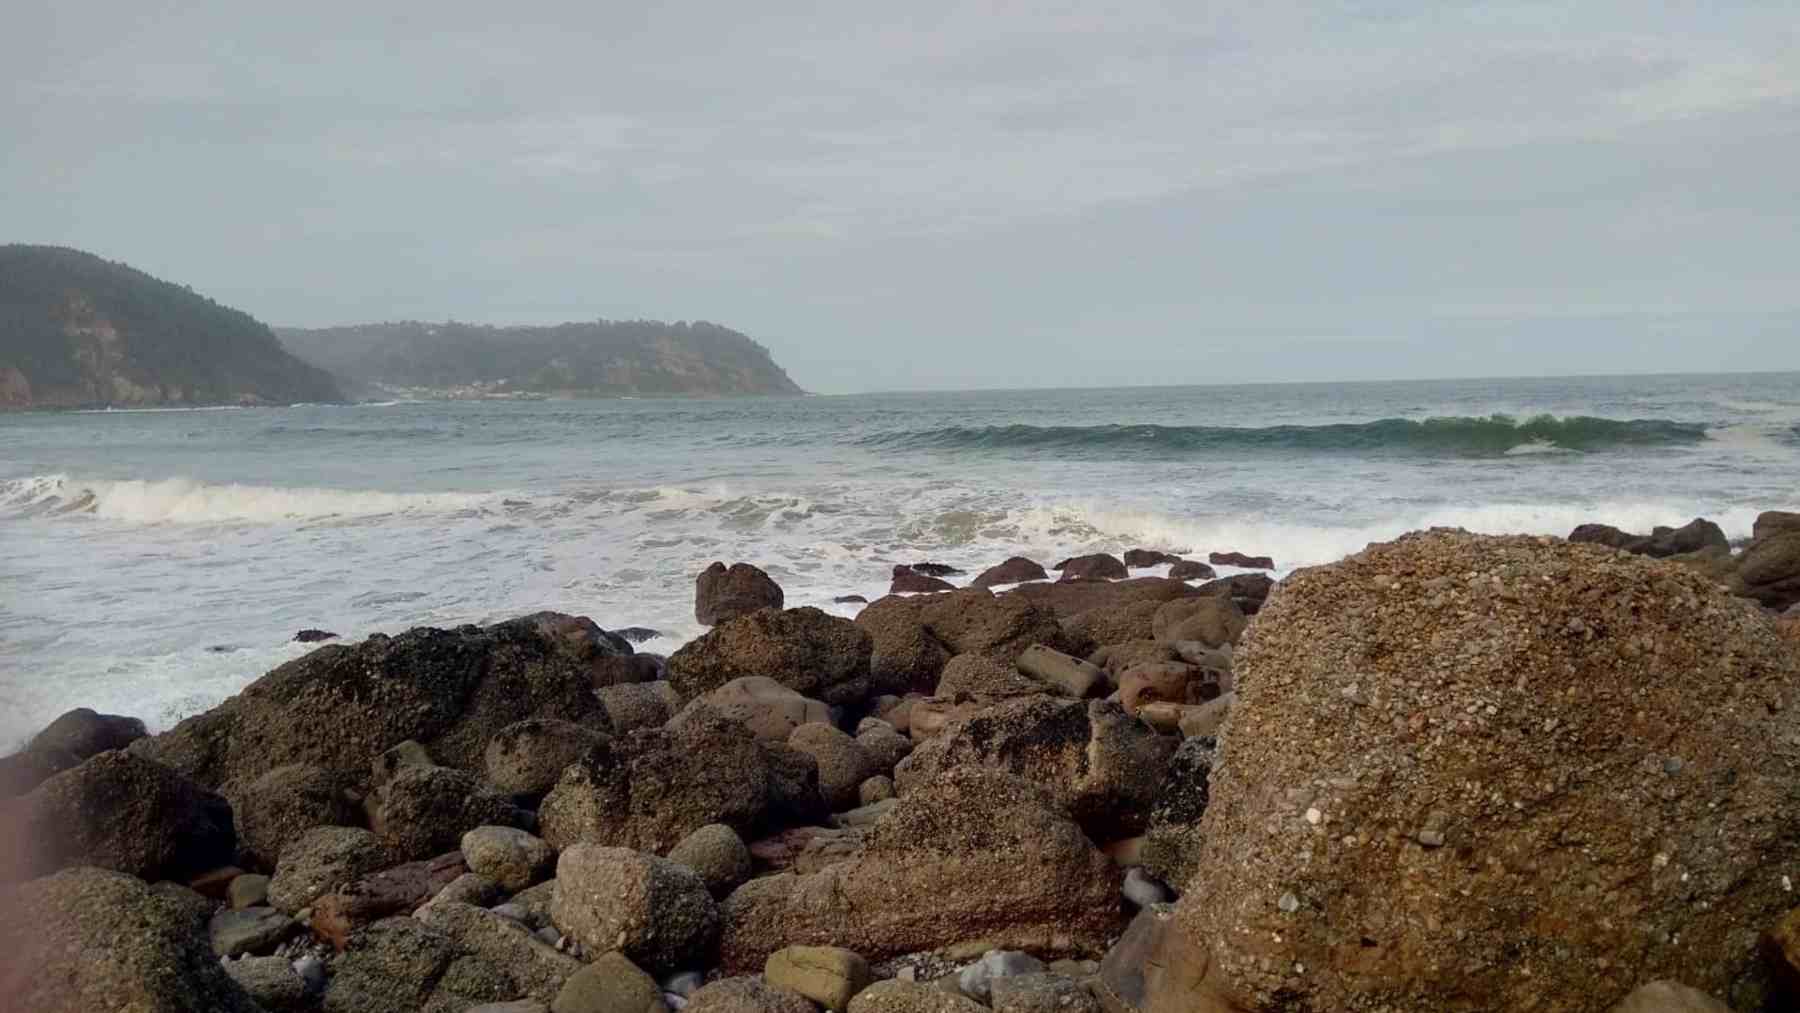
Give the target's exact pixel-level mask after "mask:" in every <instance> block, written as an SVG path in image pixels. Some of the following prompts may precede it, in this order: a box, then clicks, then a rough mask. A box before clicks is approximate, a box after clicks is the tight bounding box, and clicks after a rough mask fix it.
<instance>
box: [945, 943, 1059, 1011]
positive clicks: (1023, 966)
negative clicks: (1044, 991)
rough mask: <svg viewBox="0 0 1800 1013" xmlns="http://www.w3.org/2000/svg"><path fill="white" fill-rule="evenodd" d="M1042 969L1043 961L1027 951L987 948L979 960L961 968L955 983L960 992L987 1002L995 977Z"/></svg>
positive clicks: (1034, 971)
mask: <svg viewBox="0 0 1800 1013" xmlns="http://www.w3.org/2000/svg"><path fill="white" fill-rule="evenodd" d="M1043 969H1044V963H1043V961H1041V960H1039V959H1037V958H1036V957H1034V956H1032V955H1031V954H1029V953H1022V952H1020V951H1018V950H989V951H988V952H987V953H985V954H983V955H982V958H981V959H980V960H977V961H976V962H975V963H973V964H970V965H969V966H968V967H965V968H963V969H962V973H961V974H959V975H957V979H956V984H957V987H958V988H960V989H961V990H962V994H964V995H966V996H968V997H969V998H971V999H974V1000H976V1001H978V1002H987V1001H988V1000H989V998H990V996H991V995H992V989H993V983H994V979H995V978H1005V977H1010V976H1014V975H1020V974H1037V973H1038V972H1040V971H1042V970H1043Z"/></svg>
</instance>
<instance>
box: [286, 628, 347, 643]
mask: <svg viewBox="0 0 1800 1013" xmlns="http://www.w3.org/2000/svg"><path fill="white" fill-rule="evenodd" d="M337 638H338V635H337V634H335V633H332V632H331V631H330V630H315V629H304V630H301V631H300V632H299V633H296V634H294V643H296V644H317V643H322V642H324V641H326V640H336V639H337Z"/></svg>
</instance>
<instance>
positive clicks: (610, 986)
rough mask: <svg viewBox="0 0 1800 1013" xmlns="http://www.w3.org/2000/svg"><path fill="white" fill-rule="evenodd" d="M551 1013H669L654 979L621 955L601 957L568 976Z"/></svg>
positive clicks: (551, 1008)
mask: <svg viewBox="0 0 1800 1013" xmlns="http://www.w3.org/2000/svg"><path fill="white" fill-rule="evenodd" d="M550 1013H669V1007H668V1004H666V1003H665V1002H664V1001H663V993H662V989H660V988H658V987H657V985H656V979H655V978H652V977H650V975H649V974H647V973H645V972H644V970H643V969H642V968H640V967H638V966H637V964H635V963H633V962H632V961H631V959H630V958H628V957H626V956H625V955H624V954H622V953H618V952H612V953H604V954H602V955H600V956H599V957H597V958H596V959H595V960H594V962H593V963H591V964H589V965H588V966H586V967H584V968H582V969H581V970H579V971H577V972H575V973H574V974H573V975H570V976H569V980H568V982H567V983H566V984H564V985H563V987H562V991H561V992H558V993H557V995H556V1001H555V1002H553V1003H551V1004H550Z"/></svg>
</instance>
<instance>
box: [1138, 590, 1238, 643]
mask: <svg viewBox="0 0 1800 1013" xmlns="http://www.w3.org/2000/svg"><path fill="white" fill-rule="evenodd" d="M1247 625H1249V620H1248V619H1246V618H1245V617H1244V613H1243V612H1242V611H1241V610H1240V609H1239V608H1238V607H1237V605H1236V604H1235V603H1234V602H1233V601H1232V600H1231V599H1230V598H1226V597H1222V596H1217V595H1200V596H1197V597H1193V598H1181V599H1178V600H1176V601H1172V602H1168V603H1166V604H1164V605H1163V606H1162V607H1161V608H1159V609H1157V610H1156V616H1155V618H1154V619H1153V620H1152V621H1151V633H1152V635H1153V636H1155V637H1156V639H1158V640H1161V641H1162V642H1164V643H1167V644H1173V643H1177V642H1179V641H1183V640H1197V641H1199V642H1200V643H1202V644H1205V645H1206V646H1208V647H1218V646H1221V645H1223V644H1236V643H1237V642H1238V638H1239V637H1241V636H1243V635H1244V627H1245V626H1247Z"/></svg>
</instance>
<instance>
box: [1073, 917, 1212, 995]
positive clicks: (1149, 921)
mask: <svg viewBox="0 0 1800 1013" xmlns="http://www.w3.org/2000/svg"><path fill="white" fill-rule="evenodd" d="M1205 972H1206V953H1205V950H1204V949H1202V948H1200V947H1198V946H1196V945H1195V944H1194V943H1193V942H1191V941H1190V940H1189V939H1188V938H1187V937H1186V936H1185V935H1183V934H1182V933H1181V932H1180V931H1179V930H1178V929H1177V928H1176V925H1175V913H1174V909H1173V908H1171V907H1170V906H1168V905H1166V904H1158V905H1153V906H1151V907H1147V908H1145V909H1144V910H1142V911H1140V912H1138V915H1137V917H1135V918H1133V919H1132V921H1131V925H1130V927H1129V928H1127V929H1126V930H1125V934H1124V935H1122V936H1120V937H1119V941H1118V942H1117V943H1115V944H1114V945H1113V947H1112V949H1110V950H1108V951H1107V952H1106V957H1105V959H1104V960H1102V961H1101V962H1100V973H1099V976H1098V980H1096V981H1095V982H1094V983H1093V990H1094V995H1095V997H1096V998H1097V999H1099V1000H1100V1005H1101V1007H1102V1008H1104V1009H1106V1010H1109V1011H1112V1013H1184V1011H1187V1010H1195V1009H1197V1010H1206V1011H1207V1013H1212V1011H1213V1010H1214V1009H1215V1008H1216V1007H1212V1006H1207V1005H1202V1004H1200V1003H1199V1002H1196V1001H1194V1000H1193V999H1191V998H1186V997H1188V996H1192V995H1194V994H1197V985H1198V982H1199V981H1200V979H1201V978H1202V977H1203V976H1204V974H1205ZM1206 1001H1211V1000H1210V999H1208V1000H1206Z"/></svg>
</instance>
